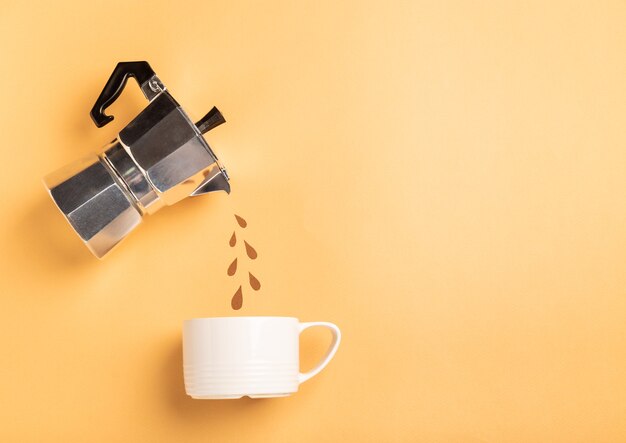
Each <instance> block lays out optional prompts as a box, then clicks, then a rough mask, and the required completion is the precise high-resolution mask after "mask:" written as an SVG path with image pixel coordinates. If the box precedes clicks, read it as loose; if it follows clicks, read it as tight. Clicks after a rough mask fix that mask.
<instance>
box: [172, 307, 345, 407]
mask: <svg viewBox="0 0 626 443" xmlns="http://www.w3.org/2000/svg"><path fill="white" fill-rule="evenodd" d="M314 326H322V327H325V328H328V329H330V331H331V332H332V334H333V341H332V343H331V345H330V347H329V348H328V352H327V353H326V355H325V356H324V358H322V360H321V361H320V363H318V364H317V365H316V366H315V367H314V368H313V369H311V370H310V371H308V372H305V373H302V372H300V369H299V366H300V364H299V348H300V346H299V337H300V333H301V332H302V331H304V330H305V329H308V328H312V327H314ZM340 341H341V332H340V331H339V328H338V327H337V326H335V325H334V324H332V323H327V322H310V323H300V322H299V321H298V319H297V318H293V317H216V318H194V319H192V320H186V321H185V323H184V326H183V369H184V374H185V390H186V391H187V395H189V396H191V397H193V398H198V399H225V398H241V397H243V396H245V395H247V396H249V397H252V398H262V397H284V396H287V395H290V394H292V393H294V392H296V391H297V390H298V386H299V385H300V383H302V382H305V381H306V380H308V379H309V378H311V377H313V376H314V375H316V374H317V373H318V372H320V371H321V370H322V369H324V367H325V366H326V365H327V364H328V362H329V361H330V360H331V359H332V358H333V356H334V355H335V352H337V347H338V346H339V342H340Z"/></svg>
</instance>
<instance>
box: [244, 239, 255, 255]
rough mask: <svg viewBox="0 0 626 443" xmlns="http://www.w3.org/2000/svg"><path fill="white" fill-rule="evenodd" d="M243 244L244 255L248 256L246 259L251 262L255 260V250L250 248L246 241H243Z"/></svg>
mask: <svg viewBox="0 0 626 443" xmlns="http://www.w3.org/2000/svg"><path fill="white" fill-rule="evenodd" d="M243 242H244V244H245V245H246V254H248V257H250V258H251V259H252V260H254V259H255V258H257V253H256V250H255V249H254V248H253V247H252V246H250V244H249V243H248V242H247V241H245V240H244V241H243Z"/></svg>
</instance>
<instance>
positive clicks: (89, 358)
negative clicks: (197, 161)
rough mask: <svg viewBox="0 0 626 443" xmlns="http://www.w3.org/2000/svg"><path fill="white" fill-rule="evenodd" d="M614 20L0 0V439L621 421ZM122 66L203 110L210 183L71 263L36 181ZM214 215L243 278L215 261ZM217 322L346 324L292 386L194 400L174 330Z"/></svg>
mask: <svg viewBox="0 0 626 443" xmlns="http://www.w3.org/2000/svg"><path fill="white" fill-rule="evenodd" d="M625 23H626V3H624V2H623V1H615V2H605V1H601V2H595V1H587V2H566V1H552V2H542V1H530V2H469V1H468V2H421V1H419V2H417V1H406V2H400V1H388V2H379V1H370V0H366V1H345V2H331V1H322V2H293V1H264V2H217V1H211V2H208V1H196V2H166V1H152V2H132V1H123V2H119V1H109V2H102V3H99V2H73V3H70V2H65V3H57V2H42V3H39V4H31V3H29V2H18V1H7V0H4V1H3V2H2V3H1V4H0V56H1V60H2V69H1V70H0V85H1V87H2V105H1V106H0V125H1V128H2V130H1V134H2V148H1V149H0V165H2V172H1V174H0V189H1V190H2V205H1V209H0V210H1V211H2V212H1V215H2V216H1V217H0V228H1V231H0V235H1V237H0V244H1V245H2V246H1V253H0V273H1V274H0V276H1V280H0V290H1V291H0V292H1V299H0V300H1V302H0V303H1V306H0V332H1V334H0V346H1V349H2V359H1V364H0V398H1V402H0V440H2V441H5V442H9V441H16V442H17V441H19V442H40V441H51V442H84V441H89V442H114V441H129V442H130V441H149V442H178V441H180V442H183V441H184V442H200V441H203V442H205V441H221V442H236V441H247V442H261V441H264V442H267V441H272V442H294V441H298V442H308V441H310V442H340V441H350V442H352V441H354V442H384V441H389V442H392V441H393V442H416V441H424V442H468V443H470V442H547V441H549V442H574V441H578V442H588V441H593V442H623V441H626V355H625V354H626V322H625V318H626V272H625V271H626V261H625V259H626V223H625V221H626V198H625V197H626V195H625V194H626V193H625V189H626V130H625V126H626V81H625V79H626V56H625V54H626V27H625V26H624V24H625ZM143 59H145V60H148V61H149V62H150V63H151V65H152V67H153V68H154V69H155V71H156V72H157V74H158V75H159V77H160V78H161V79H162V80H163V82H164V83H165V84H166V86H167V87H168V88H169V89H170V91H171V93H172V94H173V96H174V97H175V98H176V99H177V100H178V101H179V102H180V103H181V104H182V105H183V106H184V107H185V109H186V110H187V112H188V113H189V114H190V115H191V117H192V118H195V119H198V118H200V117H201V116H202V115H204V113H205V112H206V111H208V110H209V109H210V107H211V106H213V105H217V106H218V107H219V108H220V109H221V111H222V112H223V113H224V115H225V116H226V119H227V120H228V123H227V124H226V125H223V126H221V127H220V128H218V129H216V130H214V131H212V132H211V133H209V134H208V135H207V139H208V141H209V143H210V144H211V146H212V147H213V148H214V149H215V151H216V152H217V154H218V156H219V157H220V159H221V160H223V162H224V164H225V165H226V166H227V168H228V171H229V172H230V174H231V177H232V181H231V184H232V188H233V192H232V194H231V195H230V196H228V195H226V194H212V195H209V196H205V197H198V198H195V199H187V200H185V201H184V202H181V203H180V204H178V205H176V206H174V207H170V208H165V209H163V210H161V211H160V212H158V213H157V214H155V215H154V216H149V217H147V219H146V220H145V221H144V223H143V224H142V225H141V226H140V227H139V228H138V229H137V230H136V231H135V232H133V233H132V234H131V235H130V236H129V238H128V239H127V240H125V241H124V242H123V243H122V244H121V245H120V246H119V247H118V248H117V249H116V250H114V251H113V252H112V253H111V254H110V255H109V256H107V257H106V258H105V259H104V260H103V261H98V260H97V259H95V258H94V257H92V256H91V254H90V253H89V252H88V250H87V249H86V248H85V247H84V246H83V245H82V244H81V242H80V241H79V240H78V239H77V237H76V236H75V234H74V233H73V232H72V231H71V229H70V227H69V225H68V224H67V223H66V222H65V220H64V219H63V218H62V216H61V215H60V214H59V213H58V212H57V210H56V208H55V207H54V206H53V203H52V201H51V200H50V199H49V197H48V196H47V194H46V191H45V190H44V188H43V186H42V183H41V178H42V177H43V176H44V175H45V174H47V173H49V172H52V171H53V170H55V169H57V168H58V167H60V166H62V165H64V164H66V163H68V162H70V161H72V160H74V159H77V158H80V157H82V156H84V155H86V154H88V153H90V152H93V151H95V150H97V149H98V148H99V147H100V146H101V145H103V144H104V143H106V142H107V141H109V140H111V139H112V138H113V137H114V136H115V134H117V132H118V131H119V130H120V129H121V128H122V127H123V126H124V125H125V124H126V123H127V122H128V121H129V120H130V119H131V118H132V117H133V116H134V115H136V114H137V113H138V112H139V111H140V110H141V109H142V108H143V107H144V106H145V104H146V102H145V100H144V98H143V96H142V95H141V93H140V92H139V89H138V88H137V87H136V85H135V84H134V82H131V83H129V85H128V87H127V89H126V90H125V92H124V93H123V95H122V97H121V98H120V100H118V102H116V103H115V104H114V105H113V107H112V108H111V109H110V112H111V113H112V114H113V115H115V116H116V119H115V121H114V122H113V123H111V124H110V125H109V126H107V127H105V128H103V129H97V128H96V127H95V126H94V125H93V123H92V122H91V120H90V118H89V115H88V112H89V110H90V109H91V106H92V105H93V103H94V102H95V99H96V98H97V96H98V94H99V93H100V91H101V89H102V87H103V86H104V83H105V82H106V80H107V79H108V77H109V75H110V73H111V72H112V70H113V68H114V66H115V64H116V63H117V62H118V61H122V60H143ZM233 213H238V214H240V215H242V216H243V217H245V218H246V219H247V220H248V222H249V225H248V227H247V228H246V229H245V230H238V234H240V235H242V236H243V237H245V238H246V240H248V241H249V242H250V243H251V244H252V245H253V246H254V247H255V248H256V249H257V251H258V252H259V257H258V259H257V260H255V261H250V260H241V264H240V271H244V272H245V271H246V270H250V271H252V272H253V273H254V274H255V275H257V276H258V277H259V279H260V281H261V283H262V288H261V290H260V291H259V292H256V293H254V292H253V291H251V290H250V289H249V288H248V287H247V286H246V282H245V278H244V275H245V274H242V273H241V272H238V274H237V275H236V276H235V277H228V276H227V275H226V268H227V266H228V264H229V263H230V261H231V260H232V259H233V258H234V257H235V256H237V255H238V256H240V257H242V258H243V252H242V249H240V247H241V243H239V244H238V245H237V248H238V249H232V248H230V247H229V246H228V239H229V237H230V235H231V233H232V231H233V230H234V229H235V227H236V224H235V220H234V218H233ZM240 238H241V237H240ZM239 284H243V285H244V297H245V300H244V306H243V308H242V309H241V310H240V311H237V312H234V311H233V310H232V309H231V307H230V297H231V295H232V294H233V293H234V292H235V290H236V288H237V286H238V285H239ZM221 315H292V316H297V317H299V318H300V319H302V320H304V321H309V320H327V321H333V322H336V323H337V324H338V325H339V326H340V327H341V328H342V330H343V334H344V341H343V343H342V345H341V347H340V349H339V352H338V353H337V355H336V357H335V359H334V360H333V361H332V362H331V364H330V365H329V366H328V368H326V369H325V370H324V371H323V372H322V373H321V374H320V375H318V376H317V377H315V378H314V379H312V380H311V381H309V382H307V383H305V384H304V385H302V386H301V389H300V392H299V393H298V394H296V395H295V396H292V397H289V398H285V399H270V400H256V401H255V400H250V399H243V400H241V401H196V400H192V399H190V398H188V397H187V396H186V395H185V393H184V388H183V380H182V368H181V326H182V321H183V320H184V319H186V318H190V317H200V316H221ZM328 341H329V337H328V336H327V335H326V334H325V333H324V331H318V332H315V333H313V332H311V333H310V334H307V335H306V336H305V337H303V340H302V347H303V356H302V364H303V365H304V366H308V367H310V366H311V365H313V364H314V362H315V361H316V359H317V358H319V356H320V355H321V354H322V353H323V352H324V348H325V347H326V345H327V343H328Z"/></svg>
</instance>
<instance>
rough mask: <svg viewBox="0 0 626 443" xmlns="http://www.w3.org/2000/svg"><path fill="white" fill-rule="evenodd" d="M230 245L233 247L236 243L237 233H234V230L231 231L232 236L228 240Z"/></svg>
mask: <svg viewBox="0 0 626 443" xmlns="http://www.w3.org/2000/svg"><path fill="white" fill-rule="evenodd" d="M228 244H229V245H230V247H231V248H232V247H234V246H235V245H236V244H237V235H235V231H233V235H232V237H230V241H229V242H228Z"/></svg>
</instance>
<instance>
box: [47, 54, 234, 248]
mask: <svg viewBox="0 0 626 443" xmlns="http://www.w3.org/2000/svg"><path fill="white" fill-rule="evenodd" d="M129 77H133V78H135V80H136V81H137V83H138V84H139V87H140V88H141V91H142V92H143V95H144V96H145V97H146V98H147V99H148V100H149V104H148V106H147V107H146V108H145V109H144V110H143V111H142V112H141V113H140V114H139V115H137V117H135V118H134V120H133V121H131V122H130V123H129V124H128V125H127V126H126V127H125V128H124V129H122V130H121V131H120V133H119V134H118V136H117V138H116V139H115V140H113V141H112V142H111V143H109V144H107V145H105V146H104V147H102V148H101V149H100V152H99V153H98V154H92V155H90V156H88V157H86V158H84V159H82V160H79V161H76V162H74V163H71V164H69V165H67V166H65V167H64V168H61V169H59V170H58V171H56V172H53V173H52V174H50V175H48V176H46V177H45V178H44V184H45V185H46V187H47V188H48V190H49V192H50V195H51V197H52V199H53V200H54V202H55V203H56V205H57V206H58V208H59V209H60V210H61V212H62V213H63V215H64V216H65V217H66V218H67V220H68V221H69V223H70V224H71V225H72V227H73V228H74V230H75V231H76V233H77V234H78V235H79V236H80V238H81V239H82V240H83V241H84V242H85V244H86V245H87V247H88V248H89V249H90V250H91V252H93V254H94V255H95V256H96V257H98V258H102V257H103V256H104V255H105V254H106V253H107V252H109V251H110V250H111V249H112V248H113V247H114V246H115V245H116V244H118V243H119V242H120V241H121V240H122V239H124V238H125V237H126V236H127V235H128V234H129V233H130V232H131V231H132V230H133V229H134V228H135V227H136V226H137V225H139V223H140V222H141V220H142V218H143V216H144V215H146V214H153V213H154V212H156V211H158V210H159V209H160V208H162V207H164V206H169V205H173V204H174V203H176V202H178V201H180V200H182V199H184V198H185V197H189V196H197V195H202V194H206V193H208V192H213V191H226V192H227V193H230V185H229V183H228V181H229V178H228V174H227V172H226V169H224V167H223V166H222V165H221V164H220V162H219V160H218V159H217V156H216V155H215V153H214V152H213V151H212V150H211V148H210V147H209V145H208V143H207V142H206V140H205V139H204V137H203V136H202V134H204V133H206V132H207V131H210V130H211V129H213V128H215V127H216V126H219V125H220V124H222V123H224V122H225V120H224V117H223V116H222V114H221V113H220V112H219V110H218V109H217V108H215V107H214V108H213V109H211V110H210V111H209V112H208V113H207V114H206V115H205V116H204V117H203V118H202V119H201V120H200V121H198V122H197V123H195V124H194V123H193V121H192V120H191V119H190V118H189V116H188V115H187V114H186V113H185V111H183V109H182V108H181V106H180V105H179V104H178V103H177V102H176V100H174V98H173V97H172V96H171V95H170V93H169V92H168V90H167V88H166V87H165V86H164V85H163V83H162V82H161V80H159V78H158V77H157V76H156V74H155V73H154V71H153V70H152V68H151V67H150V65H149V64H148V63H147V62H145V61H138V62H121V63H118V65H117V66H116V67H115V70H114V71H113V74H111V77H110V78H109V80H108V82H107V83H106V85H105V86H104V89H103V90H102V93H101V94H100V96H99V97H98V100H97V101H96V104H95V105H94V107H93V109H92V110H91V118H92V119H93V121H94V123H95V124H96V126H97V127H99V128H101V127H103V126H104V125H106V124H107V123H109V122H110V121H112V120H113V116H110V115H106V114H105V113H104V111H105V110H106V108H107V107H108V106H110V105H111V104H112V103H113V102H114V101H115V100H116V99H117V98H118V97H119V96H120V94H121V93H122V91H123V89H124V86H125V85H126V81H127V80H128V78H129Z"/></svg>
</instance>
